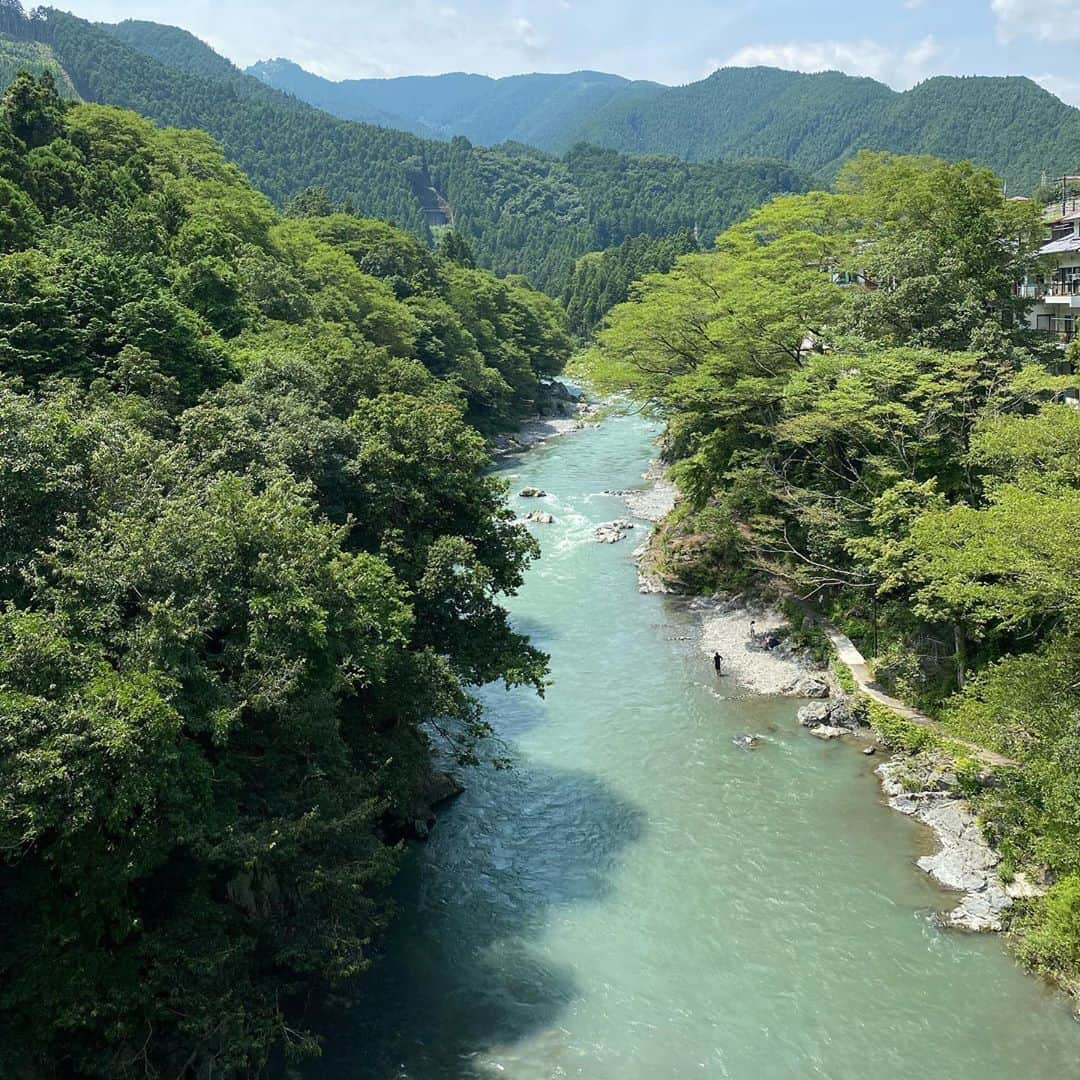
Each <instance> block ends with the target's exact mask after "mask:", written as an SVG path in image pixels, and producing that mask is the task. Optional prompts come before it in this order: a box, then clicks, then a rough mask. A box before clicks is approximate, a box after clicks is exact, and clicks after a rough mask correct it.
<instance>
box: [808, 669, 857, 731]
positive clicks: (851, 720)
mask: <svg viewBox="0 0 1080 1080" xmlns="http://www.w3.org/2000/svg"><path fill="white" fill-rule="evenodd" d="M811 680H817V681H819V682H822V683H824V685H825V693H826V694H827V693H828V692H829V687H828V683H827V682H826V681H825V680H824V679H823V678H821V677H819V676H808V677H807V679H806V680H804V681H805V682H810V681H811ZM815 689H816V687H815ZM803 696H806V697H816V696H820V695H816V694H805V695H803ZM796 716H797V717H798V720H799V723H800V724H802V726H803V727H805V728H809V729H810V734H811V735H816V736H817V737H818V738H819V739H840V738H842V737H843V736H845V735H851V734H852V733H853V732H855V731H857V730H859V728H861V727H863V726H864V721H863V718H862V716H861V715H860V714H859V713H858V712H857V710H855V709H853V708H852V699H851V698H849V697H838V698H832V699H831V700H828V701H814V702H812V703H811V704H809V705H804V706H803V707H802V708H801V709H800V710H799V711H798V713H797V714H796Z"/></svg>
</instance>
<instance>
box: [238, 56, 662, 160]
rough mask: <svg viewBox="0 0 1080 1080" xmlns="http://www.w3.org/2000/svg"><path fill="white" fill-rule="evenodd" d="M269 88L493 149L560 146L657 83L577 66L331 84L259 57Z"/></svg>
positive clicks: (341, 112)
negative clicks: (560, 71) (559, 71)
mask: <svg viewBox="0 0 1080 1080" xmlns="http://www.w3.org/2000/svg"><path fill="white" fill-rule="evenodd" d="M247 71H248V74H249V75H254V76H255V77H256V78H259V79H262V81H263V82H265V83H266V84H267V85H268V86H273V87H275V88H276V89H278V90H283V91H285V92H286V93H288V94H294V95H295V96H296V97H298V98H300V99H301V100H302V101H306V102H308V103H309V104H311V105H316V106H318V108H320V109H325V110H326V111H327V112H329V113H333V114H334V115H335V116H341V117H344V118H345V119H347V120H363V121H366V122H367V123H390V125H391V126H394V127H400V128H402V129H404V130H409V131H415V132H416V133H417V134H423V135H427V136H429V137H432V138H440V139H449V138H451V137H452V136H454V135H464V136H465V138H467V139H469V140H471V141H472V142H477V143H480V144H481V145H483V146H494V145H496V144H498V143H502V142H521V143H527V144H528V145H530V146H535V147H537V148H538V149H541V150H554V151H562V150H566V149H568V148H569V147H570V145H571V144H572V143H573V142H575V141H577V140H576V139H575V137H574V136H575V133H576V132H577V130H578V129H579V128H581V127H582V126H583V125H584V124H585V123H586V122H588V120H589V119H590V118H591V117H592V116H594V115H595V114H596V113H597V112H598V111H600V110H602V109H604V108H606V107H607V106H608V105H610V104H611V103H612V102H613V101H616V100H619V101H648V100H650V99H651V98H654V97H656V96H657V95H659V94H662V93H663V92H664V90H665V87H663V86H661V85H660V84H659V83H650V82H631V81H629V80H628V79H623V78H621V77H620V76H618V75H604V74H602V73H600V72H596V71H576V72H574V73H573V74H570V75H512V76H510V77H509V78H505V79H491V78H488V77H487V76H486V75H465V74H462V73H454V74H450V75H431V76H428V75H412V76H406V77H404V78H398V79H349V80H346V81H345V82H332V81H330V80H329V79H323V78H320V77H319V76H318V75H312V74H311V73H310V72H308V71H305V70H304V69H303V68H302V67H300V66H299V65H297V64H294V63H293V62H292V61H291V60H263V61H261V62H260V63H258V64H254V65H253V66H252V67H250V68H248V69H247Z"/></svg>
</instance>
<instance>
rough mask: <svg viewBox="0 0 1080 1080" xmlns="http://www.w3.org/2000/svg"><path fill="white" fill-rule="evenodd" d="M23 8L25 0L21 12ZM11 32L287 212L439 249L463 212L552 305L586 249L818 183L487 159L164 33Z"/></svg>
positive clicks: (512, 270) (591, 161) (460, 224)
mask: <svg viewBox="0 0 1080 1080" xmlns="http://www.w3.org/2000/svg"><path fill="white" fill-rule="evenodd" d="M16 8H17V5H16V4H15V3H14V0H12V2H11V3H9V5H8V10H9V11H15V10H16ZM11 25H12V26H13V27H14V28H16V29H18V30H19V34H20V35H21V38H22V39H24V40H26V41H36V42H40V43H44V44H45V45H47V46H48V47H49V48H50V49H51V50H52V54H53V55H54V56H55V57H56V59H57V61H58V62H59V63H60V64H61V65H62V67H63V70H64V72H66V73H67V75H68V76H70V78H71V80H72V82H73V83H74V85H75V87H76V89H77V90H78V92H79V94H80V95H81V96H82V97H83V98H84V99H86V100H88V101H96V102H100V103H107V104H114V105H119V106H121V107H123V108H129V109H133V110H134V111H136V112H138V113H140V114H141V115H143V116H147V117H149V118H151V119H153V120H155V121H157V122H159V123H161V124H167V125H170V126H175V127H184V128H192V127H194V128H200V129H202V130H205V131H208V132H209V133H210V134H211V135H213V136H214V137H215V138H216V139H218V140H219V141H220V142H221V144H222V146H223V147H224V149H225V152H226V154H227V155H228V156H229V157H230V158H231V159H232V160H233V161H234V162H236V163H237V164H238V165H239V166H240V167H241V168H242V169H243V170H244V171H245V172H246V173H247V175H248V176H250V178H251V180H252V182H253V183H254V184H255V186H256V187H258V188H259V189H260V190H261V191H263V192H264V193H265V194H267V195H268V196H269V197H270V198H271V199H272V200H273V201H274V202H275V203H276V204H277V205H278V206H283V205H284V204H285V203H286V202H287V201H288V200H289V199H290V198H291V197H292V196H294V195H296V194H297V193H298V192H300V191H302V190H304V189H306V188H309V187H312V186H316V187H321V188H324V189H325V190H326V191H327V192H328V193H329V195H330V196H331V198H332V199H333V200H334V201H335V202H336V203H338V204H340V205H347V206H350V207H354V208H356V209H357V210H359V211H361V212H363V213H365V214H370V215H372V216H374V217H380V218H384V219H386V220H388V221H392V222H394V223H396V224H397V225H399V226H400V227H402V228H404V229H406V230H408V231H409V232H412V233H414V234H415V235H416V236H418V237H420V238H421V239H423V240H425V242H427V243H429V244H432V243H433V241H434V237H433V235H432V229H433V228H434V229H435V231H436V232H438V230H439V229H440V228H442V227H444V225H445V221H444V218H445V217H446V216H449V217H451V218H452V223H453V226H454V227H455V228H456V229H457V230H459V231H460V232H461V233H462V234H463V235H464V236H465V237H466V238H467V240H468V241H469V242H470V244H471V246H472V248H473V250H474V251H475V253H476V257H477V259H478V260H479V262H480V264H481V265H483V266H485V267H487V268H489V269H492V270H495V271H496V272H497V273H499V274H508V273H509V274H523V275H526V276H528V278H529V280H530V281H531V282H532V283H533V284H535V285H536V286H537V287H539V288H543V289H545V290H547V291H548V292H550V293H551V294H552V295H557V294H558V293H559V292H560V291H561V290H562V288H563V287H564V284H565V282H566V279H567V276H568V275H569V273H570V272H571V270H572V268H573V265H574V262H575V260H576V259H577V258H578V257H579V256H581V255H583V254H585V253H586V252H588V251H593V250H597V249H601V248H605V247H608V246H611V245H614V244H619V243H621V242H622V240H624V239H626V237H628V236H634V235H638V234H645V235H649V236H655V237H658V236H666V235H669V234H673V233H675V232H677V231H678V230H679V229H682V228H688V229H691V230H697V231H698V233H699V235H700V236H701V237H702V238H703V242H705V243H708V242H710V241H711V239H712V238H713V237H714V236H715V235H716V234H717V233H718V232H719V231H720V230H722V229H723V228H726V227H727V226H728V225H730V224H732V223H734V222H735V221H737V220H738V219H739V218H740V217H742V216H744V215H745V214H746V213H747V212H748V211H749V210H750V209H752V208H753V207H755V206H758V205H760V204H761V202H763V201H764V200H765V199H767V198H768V197H770V196H771V195H774V194H778V193H782V192H788V191H803V190H806V188H807V182H806V181H805V179H803V177H802V176H801V175H800V174H799V173H797V172H796V171H795V170H794V169H792V168H791V167H790V166H786V165H782V164H779V163H774V162H758V161H750V162H740V163H733V164H726V163H715V164H712V163H710V164H699V165H687V164H684V163H682V162H679V161H676V160H673V159H670V158H668V159H664V158H650V159H645V160H642V159H637V158H629V157H626V156H623V155H619V154H615V153H612V152H610V151H608V152H603V153H601V152H596V151H593V150H590V149H587V148H578V149H576V150H575V151H574V152H572V153H570V154H568V155H567V156H566V157H564V158H556V157H552V156H549V155H547V154H544V153H541V152H539V151H536V150H532V149H528V148H526V147H524V146H520V145H506V146H503V147H500V148H497V149H494V150H484V149H479V148H474V147H473V146H472V145H471V144H470V143H469V142H468V141H467V140H465V139H455V140H453V141H452V142H450V143H447V142H441V141H435V142H433V141H426V140H423V139H419V138H417V137H415V136H413V135H410V134H408V133H407V132H403V131H394V130H391V129H389V128H380V127H375V126H372V125H368V124H358V123H351V122H349V121H345V120H340V119H337V118H336V117H333V116H330V115H328V114H327V113H324V112H320V111H319V110H317V109H313V108H311V107H310V106H308V105H305V104H303V103H301V102H300V101H298V100H296V99H295V98H292V97H289V96H288V95H286V94H283V93H281V92H279V91H277V90H274V89H271V88H270V87H269V86H266V85H265V84H264V83H262V82H261V81H259V80H258V79H255V78H252V77H251V76H247V75H244V74H243V73H242V72H240V71H239V70H238V69H236V68H235V67H234V66H233V65H232V64H230V63H229V62H228V61H227V60H225V59H224V58H222V57H220V56H218V55H217V54H216V53H214V52H213V50H211V49H210V48H209V47H208V46H206V45H204V44H203V43H202V42H200V41H198V40H197V39H196V38H194V37H192V35H190V34H187V33H185V32H184V31H181V30H177V29H175V28H173V27H163V26H158V25H156V24H154V23H143V22H128V23H121V24H119V25H118V26H115V27H109V28H105V27H99V26H94V25H93V24H91V23H88V22H86V21H84V20H82V19H78V18H76V17H75V16H72V15H68V14H64V13H62V12H59V11H55V10H51V9H49V10H44V9H39V11H37V12H35V13H34V16H33V17H32V18H21V17H18V16H16V17H15V18H14V19H13V20H11ZM425 211H428V213H425ZM432 212H433V213H432Z"/></svg>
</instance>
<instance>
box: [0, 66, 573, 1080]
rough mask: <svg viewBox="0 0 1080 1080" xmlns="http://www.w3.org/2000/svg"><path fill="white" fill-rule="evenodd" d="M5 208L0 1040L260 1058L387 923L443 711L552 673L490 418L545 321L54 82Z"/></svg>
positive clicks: (195, 1067)
mask: <svg viewBox="0 0 1080 1080" xmlns="http://www.w3.org/2000/svg"><path fill="white" fill-rule="evenodd" d="M0 202H2V204H3V208H4V209H3V213H2V214H0V369H2V376H0V552H2V554H3V558H2V559H0V600H2V601H3V606H2V607H0V906H2V908H3V912H4V917H3V918H2V919H0V1045H2V1047H3V1052H2V1055H0V1058H2V1065H0V1072H2V1073H3V1074H4V1075H5V1076H12V1077H38V1076H54V1075H67V1076H72V1077H74V1076H78V1077H117V1076H132V1077H134V1076H141V1077H144V1076H182V1075H198V1076H210V1075H219V1076H226V1075H230V1076H231V1075H237V1076H240V1075H243V1076H250V1075H254V1074H255V1073H257V1072H259V1071H260V1070H261V1068H262V1067H263V1066H264V1065H265V1064H266V1062H267V1059H268V1056H269V1055H270V1054H271V1053H272V1052H273V1053H277V1054H278V1055H279V1057H281V1056H283V1057H284V1059H285V1060H291V1059H293V1058H295V1057H296V1056H297V1055H301V1054H304V1053H306V1052H308V1051H310V1050H312V1049H313V1048H314V1047H315V1045H316V1044H315V1033H314V1032H313V1031H312V1030H311V1028H310V1018H309V1017H308V1016H306V1015H305V1014H306V1010H307V1009H308V1008H309V1007H314V1006H317V1005H318V1003H319V1002H321V1001H323V1000H324V999H325V997H326V995H327V994H330V993H332V994H334V995H336V996H337V1000H338V1001H341V1000H344V999H345V997H347V996H348V995H350V994H353V993H355V992H356V984H355V982H354V979H355V977H356V976H357V975H359V974H360V973H362V972H363V971H364V970H365V969H366V968H367V967H368V966H369V964H370V963H371V960H372V958H373V956H374V955H375V952H376V950H377V948H378V941H379V936H380V934H381V931H382V930H383V929H384V927H385V926H386V924H387V921H388V918H389V916H390V905H389V903H388V901H387V897H386V892H385V888H386V886H387V884H388V883H389V882H390V880H391V879H392V878H393V877H394V874H395V870H396V867H397V865H398V862H399V859H400V856H401V849H400V844H399V841H400V840H401V838H402V837H404V836H406V835H408V834H409V833H411V832H412V831H413V830H414V829H416V828H420V829H426V822H427V821H428V819H429V815H430V809H429V807H430V802H431V800H432V799H433V798H435V797H438V796H439V795H445V794H446V793H447V789H446V786H445V784H443V785H441V787H440V785H438V784H437V783H436V781H437V780H438V777H437V776H435V775H434V774H433V773H432V764H431V755H432V749H431V744H430V742H429V738H430V737H434V729H431V728H428V727H427V722H428V721H435V722H436V723H437V724H438V733H439V734H438V739H439V741H440V742H442V743H444V745H445V749H446V750H448V751H450V752H451V753H453V754H456V755H458V756H463V757H466V758H467V757H470V756H471V755H472V754H473V753H474V749H473V747H474V740H475V738H476V737H477V736H478V735H479V734H481V733H482V724H481V723H480V720H479V717H478V714H477V710H476V708H475V706H474V704H473V702H472V700H471V698H470V696H469V692H470V688H471V687H474V686H477V685H479V684H481V683H487V682H489V681H491V680H497V679H505V680H506V681H507V683H510V684H532V685H534V686H536V687H538V688H539V687H540V686H541V685H542V679H543V675H544V669H545V658H544V657H543V656H542V655H541V654H540V653H538V652H537V651H536V650H535V649H534V648H532V647H531V646H530V645H529V644H528V642H527V641H526V640H525V639H524V638H523V637H521V636H520V635H518V634H517V633H515V632H513V631H512V630H511V628H510V626H509V624H508V621H507V617H506V615H505V613H504V611H503V610H502V608H501V607H500V605H499V600H500V597H501V596H502V595H503V594H505V593H507V592H511V591H513V590H515V589H516V588H517V586H518V584H519V583H520V581H521V576H522V572H523V570H524V568H525V566H526V565H527V563H528V562H529V560H530V559H531V558H532V556H533V554H534V552H535V547H534V544H533V542H532V540H531V539H530V538H529V537H528V535H527V534H526V533H525V532H524V530H522V529H520V528H519V527H518V526H516V525H515V524H513V522H512V517H511V515H510V513H509V511H508V510H507V508H506V507H505V505H504V495H503V489H502V486H501V484H500V483H499V482H498V481H496V480H495V479H492V478H490V477H489V476H488V475H487V472H486V469H487V465H488V462H489V457H488V454H487V450H486V446H485V441H484V439H483V437H482V436H481V434H480V433H479V431H478V430H477V429H478V428H480V429H483V430H491V429H495V428H499V427H501V426H504V425H506V424H509V423H512V422H513V421H514V419H515V418H516V417H517V416H519V415H520V414H521V413H522V412H523V411H526V410H528V409H529V408H530V405H531V399H533V398H534V397H535V395H536V391H537V384H538V379H539V378H540V377H541V376H543V375H549V374H551V373H552V372H554V371H555V370H557V368H558V367H559V366H560V365H561V363H562V362H563V360H564V359H565V357H566V355H567V352H568V338H567V335H566V333H565V330H564V327H563V320H562V316H561V313H560V312H559V310H558V307H557V305H556V304H555V303H554V302H553V301H552V300H550V299H549V298H547V297H545V296H542V295H541V294H538V293H533V292H530V291H529V290H527V289H525V288H523V287H522V286H521V285H519V284H514V283H505V282H499V281H496V280H495V279H494V278H493V277H491V275H489V274H487V273H485V272H483V271H478V270H473V269H469V268H467V267H465V266H462V265H459V264H458V263H455V262H453V261H452V260H450V259H448V258H444V257H441V256H437V255H435V254H433V253H432V252H430V251H429V250H428V249H427V248H425V247H424V246H423V245H422V244H420V243H419V242H418V241H417V239H416V238H415V237H412V236H410V235H408V234H406V233H403V232H400V231H398V230H396V229H393V228H391V227H390V226H388V225H386V224H385V223H382V222H379V221H372V220H365V219H361V218H357V217H354V216H351V215H347V214H335V215H332V216H329V217H319V218H293V219H285V218H283V217H281V216H280V215H279V214H278V213H276V212H275V210H274V209H273V207H272V206H271V204H270V203H269V201H268V200H267V199H266V198H265V197H264V196H263V195H261V194H259V193H257V192H256V191H255V190H254V188H252V187H251V186H250V185H249V183H248V182H247V181H246V180H245V178H244V177H243V176H242V174H241V173H240V172H239V171H238V170H237V169H236V167H235V166H234V165H232V164H230V163H228V162H227V161H226V160H225V158H224V157H223V156H222V154H221V152H220V150H219V148H218V147H217V146H216V145H215V144H214V142H213V141H212V140H211V139H210V137H209V136H207V135H205V134H204V133H201V132H197V131H182V130H175V129H173V130H167V131H162V130H158V129H156V128H154V126H153V125H152V124H150V123H149V122H148V121H146V120H143V119H141V118H140V117H138V116H136V115H134V114H132V113H129V112H123V111H120V110H118V109H115V108H110V107H102V106H97V105H83V104H79V105H72V106H65V105H64V103H63V102H62V101H61V99H60V98H59V97H58V96H57V95H56V94H55V91H54V89H53V88H52V86H51V84H50V83H49V82H48V80H47V79H46V80H43V81H40V82H35V81H34V80H33V79H32V78H31V77H29V76H26V75H24V76H21V77H20V78H18V79H17V80H16V81H15V83H14V84H13V85H12V86H11V87H10V88H9V89H8V91H7V92H6V94H5V95H4V97H3V99H2V102H0ZM417 823H419V824H417ZM343 996H344V997H343Z"/></svg>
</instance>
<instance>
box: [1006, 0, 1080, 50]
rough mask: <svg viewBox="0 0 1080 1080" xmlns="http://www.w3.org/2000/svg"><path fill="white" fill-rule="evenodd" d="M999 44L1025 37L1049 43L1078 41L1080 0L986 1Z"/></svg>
mask: <svg viewBox="0 0 1080 1080" xmlns="http://www.w3.org/2000/svg"><path fill="white" fill-rule="evenodd" d="M990 10H991V11H992V12H993V14H994V18H995V20H996V21H997V32H998V36H999V37H1000V38H1001V39H1002V41H1012V40H1013V38H1016V37H1020V36H1021V35H1027V36H1028V37H1034V38H1037V39H1038V40H1039V41H1045V42H1048V43H1050V44H1053V43H1057V42H1061V43H1064V42H1066V41H1080V0H990Z"/></svg>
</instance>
